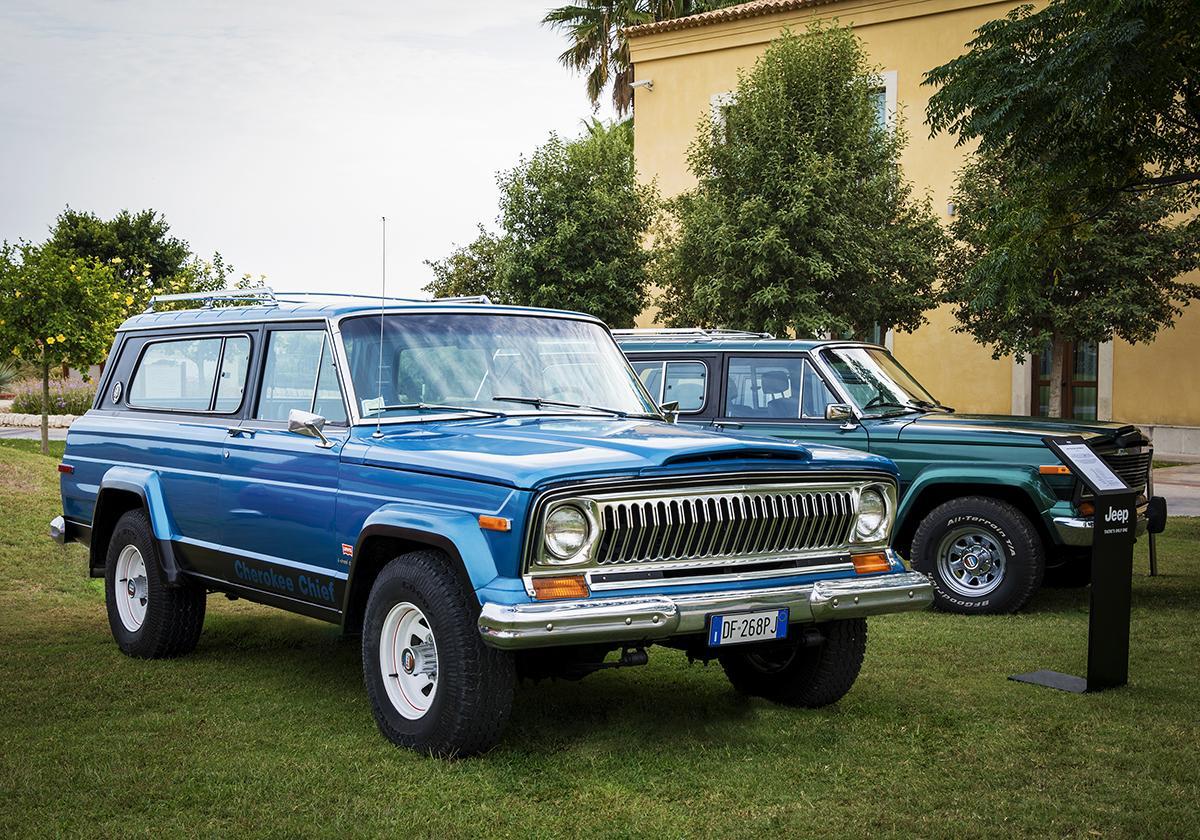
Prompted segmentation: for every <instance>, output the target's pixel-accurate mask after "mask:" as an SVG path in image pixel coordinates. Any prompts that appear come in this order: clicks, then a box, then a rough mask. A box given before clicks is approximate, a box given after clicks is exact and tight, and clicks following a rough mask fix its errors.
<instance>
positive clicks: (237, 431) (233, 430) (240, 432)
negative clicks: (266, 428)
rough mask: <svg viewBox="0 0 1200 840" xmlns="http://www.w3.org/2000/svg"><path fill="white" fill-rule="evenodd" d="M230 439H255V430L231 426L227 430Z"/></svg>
mask: <svg viewBox="0 0 1200 840" xmlns="http://www.w3.org/2000/svg"><path fill="white" fill-rule="evenodd" d="M225 431H226V432H228V433H229V436H230V437H234V438H240V437H254V429H243V428H242V427H241V426H230V427H229V428H228V429H226V430H225Z"/></svg>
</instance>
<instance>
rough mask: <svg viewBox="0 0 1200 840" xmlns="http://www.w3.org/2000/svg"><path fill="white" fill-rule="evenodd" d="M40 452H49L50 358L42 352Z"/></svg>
mask: <svg viewBox="0 0 1200 840" xmlns="http://www.w3.org/2000/svg"><path fill="white" fill-rule="evenodd" d="M42 454H43V455H49V454H50V360H49V359H47V358H46V354H45V353H43V354H42Z"/></svg>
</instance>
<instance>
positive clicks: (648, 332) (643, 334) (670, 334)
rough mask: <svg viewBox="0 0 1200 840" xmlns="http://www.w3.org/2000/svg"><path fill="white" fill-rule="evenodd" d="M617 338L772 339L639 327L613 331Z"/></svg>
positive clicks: (693, 329) (735, 333)
mask: <svg viewBox="0 0 1200 840" xmlns="http://www.w3.org/2000/svg"><path fill="white" fill-rule="evenodd" d="M612 333H613V335H615V336H616V337H617V338H656V339H659V340H662V341H714V340H718V339H722V338H755V339H758V338H761V339H773V338H775V336H774V335H773V334H772V333H768V332H751V331H750V330H706V329H701V328H700V327H682V328H658V327H641V328H637V329H632V330H613V331H612Z"/></svg>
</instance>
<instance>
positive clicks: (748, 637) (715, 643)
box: [708, 607, 788, 647]
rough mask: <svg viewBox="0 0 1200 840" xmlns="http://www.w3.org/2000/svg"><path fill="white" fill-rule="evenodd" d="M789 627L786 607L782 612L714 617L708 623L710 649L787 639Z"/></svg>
mask: <svg viewBox="0 0 1200 840" xmlns="http://www.w3.org/2000/svg"><path fill="white" fill-rule="evenodd" d="M787 626H788V611H787V608H786V607H785V608H784V609H782V610H763V611H762V612H744V613H730V614H729V615H714V616H712V617H710V618H709V621H708V644H709V647H721V646H722V645H739V644H743V643H745V642H763V641H768V640H770V639H786V638H787Z"/></svg>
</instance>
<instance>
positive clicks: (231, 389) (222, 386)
mask: <svg viewBox="0 0 1200 840" xmlns="http://www.w3.org/2000/svg"><path fill="white" fill-rule="evenodd" d="M249 367H250V339H249V338H247V337H246V336H244V335H238V336H234V337H232V338H227V339H225V355H224V356H222V357H221V372H220V374H219V375H218V376H217V401H216V403H215V404H214V405H213V410H214V411H219V412H222V413H226V414H228V413H229V412H232V411H237V410H238V407H239V406H241V404H242V394H243V393H244V392H245V390H246V371H247V369H248V368H249Z"/></svg>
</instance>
